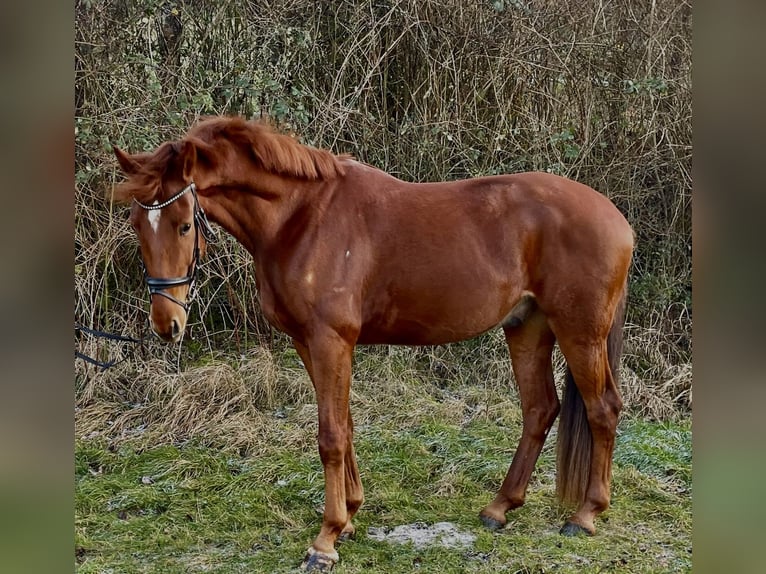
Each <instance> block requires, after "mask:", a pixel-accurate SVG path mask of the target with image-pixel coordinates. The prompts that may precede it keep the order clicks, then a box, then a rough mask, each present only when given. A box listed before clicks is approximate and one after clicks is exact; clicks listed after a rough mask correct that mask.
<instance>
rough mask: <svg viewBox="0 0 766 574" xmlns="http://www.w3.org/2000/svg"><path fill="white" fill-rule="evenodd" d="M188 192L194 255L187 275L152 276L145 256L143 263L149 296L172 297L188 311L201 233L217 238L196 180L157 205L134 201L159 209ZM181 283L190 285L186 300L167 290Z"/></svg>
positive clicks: (192, 292) (213, 238)
mask: <svg viewBox="0 0 766 574" xmlns="http://www.w3.org/2000/svg"><path fill="white" fill-rule="evenodd" d="M187 193H191V194H192V197H193V198H194V257H193V258H192V261H191V263H189V270H188V271H187V272H186V275H185V276H183V277H169V278H164V277H151V276H150V275H149V272H148V271H147V270H146V263H144V262H143V258H142V264H143V266H144V280H145V281H146V286H147V287H148V288H149V297H150V298H151V296H152V295H160V296H162V297H165V298H166V299H170V300H171V301H173V303H175V304H177V305H180V306H181V307H182V308H183V310H184V311H185V312H187V313H188V311H189V303H191V301H192V298H193V297H194V282H195V280H196V275H197V267H198V265H199V258H200V250H199V234H200V233H202V235H203V237H204V238H205V241H207V242H208V243H213V242H215V240H216V233H215V231H214V230H213V228H212V227H210V222H209V221H208V220H207V216H206V215H205V211H204V210H203V209H202V207H201V206H200V204H199V200H198V199H197V187H196V186H195V185H194V182H191V183H190V184H189V185H187V186H186V187H185V188H183V189H182V190H181V191H179V192H178V193H176V194H175V195H173V196H171V197H170V198H169V199H167V200H165V201H163V202H162V203H158V204H156V205H144V204H143V203H141V202H140V201H138V200H137V199H135V198H134V199H133V201H135V202H136V204H138V206H139V207H141V208H142V209H145V210H147V211H157V210H159V209H162V208H164V207H167V206H168V205H170V204H171V203H173V202H174V201H176V200H178V199H179V198H180V197H182V196H183V195H185V194H187ZM181 285H189V294H188V296H187V298H186V302H184V301H181V300H179V299H176V298H175V297H173V296H172V295H171V294H170V293H166V292H165V289H170V288H171V287H179V286H181Z"/></svg>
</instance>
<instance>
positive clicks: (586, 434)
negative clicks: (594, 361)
mask: <svg viewBox="0 0 766 574" xmlns="http://www.w3.org/2000/svg"><path fill="white" fill-rule="evenodd" d="M626 306H627V285H626V287H625V288H623V292H622V296H621V297H620V301H619V303H618V304H617V309H616V311H615V315H614V320H613V321H612V328H611V329H610V330H609V336H608V338H607V355H608V358H609V368H610V370H611V371H612V377H613V379H614V381H615V384H618V372H619V365H620V355H622V329H623V325H624V324H625V308H626ZM556 446H557V453H556V465H557V467H558V469H557V472H556V494H557V496H558V498H559V501H560V502H561V503H562V504H565V505H571V506H576V505H579V504H580V503H581V502H582V501H583V500H585V491H586V489H587V487H588V481H589V479H590V462H591V453H592V450H593V436H592V435H591V431H590V426H589V425H588V417H587V414H586V411H585V403H584V402H583V400H582V396H581V395H580V391H579V390H578V389H577V385H576V384H575V381H574V377H573V376H572V371H571V370H570V369H569V367H567V372H566V381H565V383H564V396H563V399H562V401H561V413H560V415H559V428H558V442H557V445H556Z"/></svg>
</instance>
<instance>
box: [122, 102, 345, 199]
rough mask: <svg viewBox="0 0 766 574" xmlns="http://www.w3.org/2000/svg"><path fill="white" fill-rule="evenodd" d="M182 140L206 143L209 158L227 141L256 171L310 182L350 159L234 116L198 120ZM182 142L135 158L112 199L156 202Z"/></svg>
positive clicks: (332, 174) (339, 172) (264, 124)
mask: <svg viewBox="0 0 766 574" xmlns="http://www.w3.org/2000/svg"><path fill="white" fill-rule="evenodd" d="M183 139H189V140H192V141H193V140H195V139H196V140H201V141H202V142H204V143H206V144H208V146H209V147H208V152H209V153H215V150H216V144H217V143H218V142H219V141H221V140H228V141H229V142H230V143H232V144H234V145H235V146H237V147H240V148H244V149H245V150H246V152H245V153H247V154H248V155H249V157H250V158H251V159H252V160H253V161H255V162H256V163H257V164H258V165H259V166H260V167H261V168H262V169H264V170H266V171H269V172H271V173H275V174H279V175H284V176H289V177H295V178H299V179H304V180H310V181H313V180H326V179H333V178H335V177H337V176H339V175H343V174H344V173H345V168H344V165H343V163H342V161H341V160H343V159H346V158H350V157H351V156H349V155H346V154H344V155H334V154H333V153H332V152H330V151H327V150H323V149H317V148H313V147H309V146H305V145H303V144H301V143H299V142H298V140H296V139H295V138H293V137H291V136H288V135H285V134H281V133H278V132H276V131H275V130H274V128H273V127H272V126H271V125H270V124H268V123H267V122H265V121H257V120H250V121H248V120H245V119H243V118H240V117H227V116H214V117H208V118H204V119H202V120H201V121H199V122H198V123H197V124H195V125H194V126H193V127H192V128H190V129H189V131H188V132H186V136H184V138H183ZM183 139H182V140H180V141H175V142H166V143H164V144H162V145H161V146H160V147H159V148H157V150H156V151H155V152H154V153H151V154H149V153H147V154H140V155H142V156H143V158H142V161H141V162H140V163H141V167H140V169H139V171H138V172H137V173H135V174H133V175H131V176H130V177H129V178H128V179H127V181H125V182H123V183H121V184H120V185H118V186H117V187H115V188H114V190H113V191H112V198H113V200H114V201H116V202H118V203H127V202H130V201H132V200H133V199H134V198H135V199H137V200H138V201H141V202H149V201H152V200H153V199H162V198H160V197H159V195H160V194H161V189H160V181H161V179H162V176H163V174H164V173H165V170H166V169H167V168H168V166H169V165H170V163H171V161H172V160H173V158H174V157H175V154H176V153H178V152H179V151H180V149H181V144H182V142H183ZM134 157H135V156H134Z"/></svg>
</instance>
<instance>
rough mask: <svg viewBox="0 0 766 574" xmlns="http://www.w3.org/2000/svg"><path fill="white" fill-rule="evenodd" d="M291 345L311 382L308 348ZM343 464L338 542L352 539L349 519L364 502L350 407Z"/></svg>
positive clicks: (301, 345)
mask: <svg viewBox="0 0 766 574" xmlns="http://www.w3.org/2000/svg"><path fill="white" fill-rule="evenodd" d="M293 344H294V345H295V349H296V350H297V351H298V355H299V356H300V358H301V360H302V361H303V365H304V366H305V367H306V371H307V372H308V373H309V376H310V377H311V378H312V381H313V375H312V374H311V373H312V371H311V354H310V353H309V350H308V347H306V346H305V345H303V344H302V343H300V342H299V341H296V340H293ZM344 463H345V464H344V470H345V487H346V510H347V511H348V519H347V521H346V525H345V526H344V527H343V530H342V531H341V533H340V536H339V537H338V540H339V541H340V542H343V541H345V540H348V539H350V538H353V537H354V534H355V533H356V528H355V527H354V525H353V523H352V522H351V519H352V518H353V517H354V515H355V514H356V511H357V510H359V507H360V506H362V503H363V502H364V489H363V488H362V479H361V478H360V476H359V467H358V466H357V463H356V452H355V450H354V421H353V419H352V418H351V408H350V406H349V412H348V443H347V445H346V457H345V459H344Z"/></svg>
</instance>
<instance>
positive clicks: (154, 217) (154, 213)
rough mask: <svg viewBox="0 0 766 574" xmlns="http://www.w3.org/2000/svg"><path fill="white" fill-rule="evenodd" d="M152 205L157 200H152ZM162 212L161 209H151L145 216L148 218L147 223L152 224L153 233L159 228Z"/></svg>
mask: <svg viewBox="0 0 766 574" xmlns="http://www.w3.org/2000/svg"><path fill="white" fill-rule="evenodd" d="M152 205H157V200H156V199H155V200H154V203H152ZM161 212H162V210H161V209H152V210H151V211H150V212H149V213H147V214H146V216H147V217H148V218H149V224H150V225H151V226H152V229H153V230H154V233H157V230H158V229H159V228H160V213H161Z"/></svg>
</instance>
